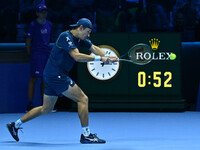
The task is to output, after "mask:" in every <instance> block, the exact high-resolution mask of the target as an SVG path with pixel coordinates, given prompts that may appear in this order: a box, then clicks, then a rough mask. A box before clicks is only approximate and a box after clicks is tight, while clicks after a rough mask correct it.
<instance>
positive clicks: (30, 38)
mask: <svg viewBox="0 0 200 150" xmlns="http://www.w3.org/2000/svg"><path fill="white" fill-rule="evenodd" d="M47 14H48V11H47V6H46V5H44V4H39V5H38V6H37V7H36V15H37V19H35V20H34V21H32V22H31V23H30V25H29V27H28V33H27V38H26V47H27V52H28V54H29V55H30V68H31V70H30V73H31V77H30V81H29V84H28V99H29V103H28V106H27V111H29V110H30V109H32V108H33V103H32V101H33V98H34V94H35V84H36V81H37V79H38V78H41V85H40V91H41V97H43V93H44V83H43V79H42V76H43V69H44V67H45V65H46V62H47V60H48V58H49V54H50V45H49V43H50V36H51V31H52V23H51V22H50V21H48V20H47V19H46V18H47Z"/></svg>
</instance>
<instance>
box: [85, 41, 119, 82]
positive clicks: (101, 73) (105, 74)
mask: <svg viewBox="0 0 200 150" xmlns="http://www.w3.org/2000/svg"><path fill="white" fill-rule="evenodd" d="M99 47H100V48H101V49H102V50H103V51H104V52H105V53H106V54H107V55H109V56H117V57H119V53H118V52H117V51H116V50H115V49H114V48H113V47H111V46H108V45H100V46H99ZM90 55H93V56H95V54H94V53H91V54H90ZM119 68H120V63H119V62H114V63H110V64H105V63H103V62H102V61H90V62H87V69H88V71H89V73H90V75H91V76H92V77H94V78H95V79H97V80H103V81H107V80H110V79H112V78H113V77H115V76H116V75H117V73H118V72H119Z"/></svg>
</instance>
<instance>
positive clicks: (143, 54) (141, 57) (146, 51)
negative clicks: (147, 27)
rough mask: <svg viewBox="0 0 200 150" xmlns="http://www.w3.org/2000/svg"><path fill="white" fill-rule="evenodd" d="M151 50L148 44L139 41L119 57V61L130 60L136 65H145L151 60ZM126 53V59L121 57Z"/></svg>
mask: <svg viewBox="0 0 200 150" xmlns="http://www.w3.org/2000/svg"><path fill="white" fill-rule="evenodd" d="M152 54H153V51H152V49H151V47H150V46H148V45H146V44H143V43H140V44H136V45H134V46H133V47H131V48H130V49H129V51H128V52H127V53H126V54H124V55H122V56H121V57H119V61H126V62H131V63H134V64H137V65H145V64H148V63H150V62H151V61H152ZM127 55H128V59H122V58H124V57H125V56H127Z"/></svg>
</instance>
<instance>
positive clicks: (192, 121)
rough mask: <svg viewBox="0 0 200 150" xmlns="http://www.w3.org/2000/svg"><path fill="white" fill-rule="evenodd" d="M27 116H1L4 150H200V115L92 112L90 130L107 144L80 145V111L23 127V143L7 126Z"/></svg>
mask: <svg viewBox="0 0 200 150" xmlns="http://www.w3.org/2000/svg"><path fill="white" fill-rule="evenodd" d="M22 115H23V114H0V137H1V138H0V149H1V150H10V149H12V150H36V149H37V150H199V149H200V112H181V113H147V112H145V113H142V112H137V113H136V112H132V113H129V112H127V113H126V112H91V113H90V116H89V117H90V130H91V132H92V133H98V136H99V137H100V138H103V139H105V140H106V141H107V143H106V144H88V145H83V144H80V142H79V140H80V134H81V131H82V130H81V125H80V122H79V118H78V114H77V113H76V112H56V113H51V114H47V115H43V116H40V117H38V118H36V119H34V120H32V121H29V122H27V123H25V124H23V125H22V127H23V128H24V129H23V132H24V133H21V132H20V131H19V138H20V141H19V142H15V141H14V139H13V138H12V137H11V135H10V134H9V132H8V131H7V128H6V124H7V123H9V122H11V121H15V120H16V119H18V118H20V117H21V116H22Z"/></svg>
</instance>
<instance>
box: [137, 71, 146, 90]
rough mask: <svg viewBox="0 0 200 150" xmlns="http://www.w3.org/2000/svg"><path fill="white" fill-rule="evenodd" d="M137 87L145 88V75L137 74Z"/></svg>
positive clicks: (142, 73)
mask: <svg viewBox="0 0 200 150" xmlns="http://www.w3.org/2000/svg"><path fill="white" fill-rule="evenodd" d="M138 86H139V87H145V86H146V73H145V72H138Z"/></svg>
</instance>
